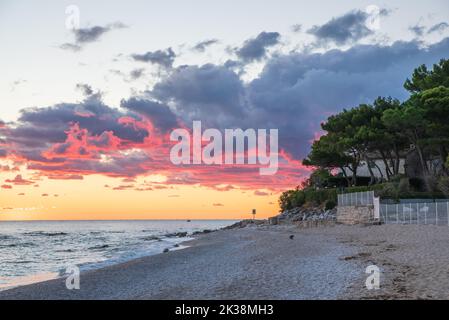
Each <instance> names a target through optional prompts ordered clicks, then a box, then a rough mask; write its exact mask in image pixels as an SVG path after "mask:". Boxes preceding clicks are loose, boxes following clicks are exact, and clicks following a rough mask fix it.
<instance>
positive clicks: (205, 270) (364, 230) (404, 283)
mask: <svg viewBox="0 0 449 320" xmlns="http://www.w3.org/2000/svg"><path fill="white" fill-rule="evenodd" d="M447 231H448V230H447V227H443V226H441V227H436V226H403V225H382V226H367V227H363V226H343V225H336V226H331V227H318V228H298V227H297V226H295V225H278V226H269V225H259V226H255V225H249V226H246V227H243V228H236V229H227V230H219V231H215V232H211V233H205V234H201V235H197V236H196V238H195V239H193V240H188V241H185V242H183V243H182V245H185V246H187V247H186V248H183V249H182V250H176V251H170V252H167V253H160V254H156V255H151V256H145V257H141V258H137V259H133V260H130V261H127V262H124V263H120V264H115V265H111V266H107V267H104V268H100V269H96V270H89V271H86V272H81V281H80V283H81V285H80V287H81V288H80V290H67V289H66V288H65V278H58V279H54V280H49V281H45V282H39V283H35V284H31V285H26V286H20V287H16V288H12V289H9V290H6V291H1V292H0V299H150V300H157V299H180V300H188V299H191V300H199V299H211V300H218V299H220V300H241V299H249V300H263V299H271V300H297V299H445V298H447V297H448V296H449V294H448V292H449V290H448V289H449V274H448V273H447V271H446V269H447V268H446V263H447V260H448V258H449V248H446V246H445V243H447V242H448V241H449V232H447ZM292 235H293V239H290V237H291V236H292ZM373 264H374V265H377V266H378V267H379V268H380V270H381V281H380V285H381V288H380V289H379V290H367V289H366V287H365V280H366V277H367V276H368V275H367V274H365V269H366V267H367V266H369V265H373Z"/></svg>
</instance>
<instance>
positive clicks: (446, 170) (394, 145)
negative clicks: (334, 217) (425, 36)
mask: <svg viewBox="0 0 449 320" xmlns="http://www.w3.org/2000/svg"><path fill="white" fill-rule="evenodd" d="M404 87H405V88H406V89H407V90H408V91H409V92H410V93H411V96H410V97H409V99H408V100H406V101H405V102H403V103H400V102H399V101H398V100H396V99H392V98H390V97H389V98H382V97H379V98H377V99H376V100H375V101H374V102H373V103H372V104H371V105H370V104H361V105H359V106H358V107H355V108H350V109H344V110H343V111H342V112H340V113H338V114H335V115H332V116H330V117H329V118H328V119H327V121H326V122H324V123H323V124H322V125H321V127H322V129H323V130H324V131H326V134H324V135H322V136H321V137H320V139H319V140H317V141H315V142H314V143H313V145H312V148H311V151H310V153H309V155H308V156H307V158H306V159H304V160H303V164H304V165H308V166H314V167H315V168H316V170H315V171H314V172H313V173H312V174H311V176H310V179H309V180H308V181H307V182H306V183H305V184H304V185H303V189H302V190H300V189H299V188H297V189H296V190H289V191H286V192H284V193H283V194H282V195H281V197H280V199H279V204H280V207H281V210H286V209H291V208H294V207H297V206H303V205H308V204H311V205H324V206H325V207H328V206H329V207H331V206H332V205H334V204H335V203H336V201H337V188H336V187H342V184H341V180H342V179H345V182H346V183H345V184H344V186H351V187H349V188H346V189H345V192H362V191H375V193H376V194H377V195H378V196H381V197H384V198H391V199H399V198H441V197H444V194H445V195H446V197H448V196H449V195H448V194H449V178H448V177H449V60H444V59H443V60H441V61H440V62H439V63H438V64H435V65H434V66H433V68H432V70H429V69H428V68H427V67H426V66H425V65H422V66H419V67H418V68H416V69H415V70H414V72H413V74H412V77H411V79H407V80H406V81H405V84H404ZM410 145H413V146H414V148H415V151H414V152H416V155H417V159H418V161H419V166H420V172H419V176H418V177H416V176H412V177H407V176H404V175H401V174H399V173H400V168H399V165H400V158H401V157H403V155H404V154H406V153H408V152H409V151H410V150H409V147H410ZM379 159H380V160H382V162H383V165H384V167H385V176H384V173H383V172H382V171H381V170H380V168H379V166H378V165H377V163H376V162H375V160H379ZM435 159H439V160H440V163H442V164H443V169H442V170H441V171H439V172H436V171H435V170H432V168H430V166H429V164H428V163H429V160H435ZM362 162H363V164H367V168H368V170H369V173H370V176H371V179H370V185H369V186H360V185H359V183H358V180H357V172H358V169H359V168H360V166H361V165H362ZM335 169H338V170H339V171H340V175H339V176H334V175H333V174H332V172H333V170H335ZM374 170H378V172H379V173H380V174H381V177H380V178H376V177H375V174H374ZM415 171H416V170H415ZM422 190H425V191H426V192H422Z"/></svg>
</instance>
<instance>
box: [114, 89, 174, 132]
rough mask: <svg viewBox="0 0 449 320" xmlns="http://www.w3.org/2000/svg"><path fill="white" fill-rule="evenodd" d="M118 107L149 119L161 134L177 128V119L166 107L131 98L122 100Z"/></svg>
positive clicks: (149, 101)
mask: <svg viewBox="0 0 449 320" xmlns="http://www.w3.org/2000/svg"><path fill="white" fill-rule="evenodd" d="M120 106H121V107H122V108H125V109H128V110H130V111H133V112H136V113H138V114H140V115H142V116H144V117H147V118H148V119H150V121H151V122H152V124H153V125H154V127H155V128H156V129H159V130H161V131H162V132H163V133H165V132H167V131H169V130H171V129H174V128H177V127H178V126H179V124H178V122H177V118H176V116H175V115H174V113H173V112H172V111H171V110H170V109H169V107H168V106H166V105H163V104H161V103H158V102H156V101H151V100H143V99H137V98H131V99H129V100H122V102H121V104H120Z"/></svg>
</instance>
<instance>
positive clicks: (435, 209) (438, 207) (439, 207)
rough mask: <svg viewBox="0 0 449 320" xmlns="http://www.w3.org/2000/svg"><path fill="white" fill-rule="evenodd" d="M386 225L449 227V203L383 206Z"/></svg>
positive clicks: (381, 209)
mask: <svg viewBox="0 0 449 320" xmlns="http://www.w3.org/2000/svg"><path fill="white" fill-rule="evenodd" d="M380 218H381V220H382V222H384V223H390V224H391V223H396V224H433V225H448V226H449V201H448V202H428V203H398V204H381V205H380Z"/></svg>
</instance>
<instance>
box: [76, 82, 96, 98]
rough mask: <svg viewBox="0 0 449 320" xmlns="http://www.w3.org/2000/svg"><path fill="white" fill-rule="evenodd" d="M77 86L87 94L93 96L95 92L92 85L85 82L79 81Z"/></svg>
mask: <svg viewBox="0 0 449 320" xmlns="http://www.w3.org/2000/svg"><path fill="white" fill-rule="evenodd" d="M76 88H77V89H78V90H80V91H81V92H82V93H83V95H85V96H91V95H92V94H93V93H94V90H93V89H92V87H91V86H90V85H88V84H85V83H78V84H77V85H76Z"/></svg>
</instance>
